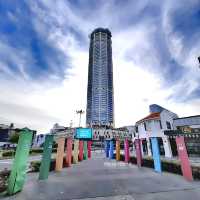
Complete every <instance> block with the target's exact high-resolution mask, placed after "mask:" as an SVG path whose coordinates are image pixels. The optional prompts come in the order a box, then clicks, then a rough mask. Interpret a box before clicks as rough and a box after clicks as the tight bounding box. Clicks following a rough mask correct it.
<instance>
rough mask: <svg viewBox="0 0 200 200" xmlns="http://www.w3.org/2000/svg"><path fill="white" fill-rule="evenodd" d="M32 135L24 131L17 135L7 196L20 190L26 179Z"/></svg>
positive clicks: (26, 130) (30, 132)
mask: <svg viewBox="0 0 200 200" xmlns="http://www.w3.org/2000/svg"><path fill="white" fill-rule="evenodd" d="M32 137H33V133H32V131H29V130H28V129H24V130H23V131H22V132H21V133H20V135H19V141H18V144H17V150H16V153H15V159H14V161H13V164H12V168H11V174H10V176H9V179H8V194H9V195H12V194H15V193H17V192H19V191H21V190H22V188H23V186H24V182H25V178H26V169H27V163H28V155H29V150H30V147H31V142H32Z"/></svg>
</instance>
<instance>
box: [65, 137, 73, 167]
mask: <svg viewBox="0 0 200 200" xmlns="http://www.w3.org/2000/svg"><path fill="white" fill-rule="evenodd" d="M66 149H67V151H66V164H67V166H68V167H70V166H71V163H72V138H67V147H66Z"/></svg>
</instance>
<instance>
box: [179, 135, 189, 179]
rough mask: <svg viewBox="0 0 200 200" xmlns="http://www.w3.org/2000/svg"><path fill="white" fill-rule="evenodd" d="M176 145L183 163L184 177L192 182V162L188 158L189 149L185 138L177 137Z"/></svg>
mask: <svg viewBox="0 0 200 200" xmlns="http://www.w3.org/2000/svg"><path fill="white" fill-rule="evenodd" d="M176 145H177V151H178V156H179V159H180V161H181V170H182V173H183V176H184V177H185V178H186V179H187V180H189V181H192V180H193V176H192V169H191V166H190V161H189V158H188V154H187V149H186V146H185V141H184V137H183V136H178V137H176Z"/></svg>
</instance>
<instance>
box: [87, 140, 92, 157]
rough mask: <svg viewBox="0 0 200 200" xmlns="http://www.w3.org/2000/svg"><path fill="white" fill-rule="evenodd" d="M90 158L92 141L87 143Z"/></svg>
mask: <svg viewBox="0 0 200 200" xmlns="http://www.w3.org/2000/svg"><path fill="white" fill-rule="evenodd" d="M91 157H92V141H88V158H91Z"/></svg>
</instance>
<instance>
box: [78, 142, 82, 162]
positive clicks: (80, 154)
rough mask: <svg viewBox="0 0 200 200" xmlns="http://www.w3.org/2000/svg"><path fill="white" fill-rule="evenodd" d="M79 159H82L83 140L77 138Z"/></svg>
mask: <svg viewBox="0 0 200 200" xmlns="http://www.w3.org/2000/svg"><path fill="white" fill-rule="evenodd" d="M78 156H79V160H80V161H82V160H83V141H82V140H79V155H78Z"/></svg>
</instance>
